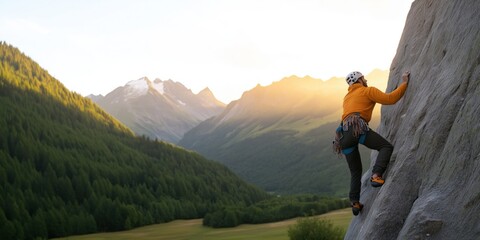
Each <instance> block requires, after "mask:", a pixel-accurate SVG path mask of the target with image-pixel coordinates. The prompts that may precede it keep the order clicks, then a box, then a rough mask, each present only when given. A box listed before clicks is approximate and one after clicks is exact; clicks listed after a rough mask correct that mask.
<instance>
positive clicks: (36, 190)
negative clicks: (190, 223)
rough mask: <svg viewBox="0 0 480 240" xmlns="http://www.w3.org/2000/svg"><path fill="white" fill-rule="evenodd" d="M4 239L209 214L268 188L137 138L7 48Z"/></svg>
mask: <svg viewBox="0 0 480 240" xmlns="http://www.w3.org/2000/svg"><path fill="white" fill-rule="evenodd" d="M0 106H1V107H0V191H1V192H2V194H1V195H0V238H1V239H34V238H42V239H43V238H52V237H59V236H66V235H71V234H83V233H90V232H96V231H113V230H122V229H130V228H133V227H137V226H142V225H147V224H152V223H159V222H165V221H170V220H173V219H177V218H199V217H202V216H204V215H205V214H206V213H207V212H209V211H213V210H216V209H218V208H220V207H222V206H224V205H227V204H228V205H230V204H236V205H249V204H251V203H253V202H256V201H258V200H262V199H265V198H266V197H267V195H266V193H264V192H262V191H260V190H258V189H256V188H254V187H252V186H250V185H248V184H245V183H244V182H243V181H242V180H240V179H239V178H238V177H237V176H235V175H234V174H232V173H231V172H230V171H229V170H228V169H226V168H225V167H224V166H222V165H220V164H218V163H215V162H212V161H208V160H206V159H204V158H203V157H201V156H199V155H198V154H195V153H192V152H188V151H185V150H184V149H180V148H178V147H175V146H172V145H169V144H165V143H160V142H153V141H150V140H147V139H144V138H135V137H134V135H133V133H132V132H131V131H130V130H129V129H127V128H126V127H125V126H123V125H122V124H121V123H119V122H118V121H117V120H115V119H113V118H112V117H110V115H108V114H106V113H105V112H103V111H102V110H100V108H99V107H98V106H96V105H95V104H93V103H92V102H91V101H90V100H89V99H86V98H83V97H81V96H80V95H78V94H75V93H72V92H70V91H68V90H67V89H66V88H65V87H64V86H63V85H62V84H61V83H60V82H58V81H57V80H55V79H54V78H53V77H51V76H50V75H49V74H48V73H47V72H46V71H45V70H43V69H41V67H40V66H39V65H38V64H37V63H35V62H33V61H32V60H31V59H30V58H28V57H26V56H25V55H23V54H22V53H21V52H20V51H19V50H18V49H16V48H14V47H12V46H10V45H7V44H6V43H1V44H0Z"/></svg>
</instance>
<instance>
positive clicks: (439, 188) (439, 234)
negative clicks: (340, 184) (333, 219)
mask: <svg viewBox="0 0 480 240" xmlns="http://www.w3.org/2000/svg"><path fill="white" fill-rule="evenodd" d="M479 13H480V1H478V0H455V1H452V0H416V1H415V2H413V4H412V7H411V9H410V12H409V14H408V17H407V21H406V25H405V28H404V32H403V35H402V38H401V40H400V43H399V46H398V49H397V55H396V56H395V58H394V60H393V62H392V65H391V69H390V79H389V84H388V87H387V91H391V90H392V89H394V88H395V87H396V86H397V85H398V84H399V83H400V78H401V77H400V76H401V74H402V72H404V71H406V70H410V71H411V73H412V74H411V80H410V83H409V86H408V90H407V92H406V95H405V96H404V98H403V99H402V100H400V102H398V103H397V104H396V105H393V106H384V107H382V120H381V123H380V127H379V132H380V134H382V135H383V136H386V138H387V139H389V140H390V141H391V142H392V143H393V144H394V146H395V150H394V152H393V155H392V159H391V163H390V165H389V168H388V169H387V172H386V175H385V177H386V183H385V185H384V186H383V187H382V188H380V189H374V188H372V187H371V186H369V184H368V181H367V180H368V177H369V175H370V174H369V173H367V174H366V175H365V176H364V178H363V182H362V195H361V198H362V199H361V201H362V202H364V203H365V208H364V210H363V211H362V213H361V214H360V215H359V216H357V217H355V218H354V219H353V221H352V223H351V225H350V227H349V229H348V232H347V235H346V237H345V239H388V240H390V239H480V136H479V131H480V14H479ZM375 154H376V153H375V152H373V153H372V161H373V159H375V157H376V155H375Z"/></svg>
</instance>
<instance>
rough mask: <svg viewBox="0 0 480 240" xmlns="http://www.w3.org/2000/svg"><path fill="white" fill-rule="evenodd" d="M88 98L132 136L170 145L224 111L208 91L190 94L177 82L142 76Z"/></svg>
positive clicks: (189, 91) (220, 103)
mask: <svg viewBox="0 0 480 240" xmlns="http://www.w3.org/2000/svg"><path fill="white" fill-rule="evenodd" d="M91 99H92V100H93V101H94V102H96V103H97V104H98V105H99V106H100V107H102V108H103V109H104V110H105V111H106V112H108V113H109V114H111V115H112V116H114V117H115V118H117V119H118V120H120V121H121V122H122V123H124V124H125V125H126V126H127V127H129V128H130V129H132V131H134V132H135V134H136V135H138V136H142V135H145V136H148V137H150V138H152V139H159V140H164V141H168V142H172V143H177V142H178V141H179V140H180V139H181V138H182V137H183V135H184V134H185V132H187V131H188V130H190V129H192V128H193V127H195V126H196V125H198V124H199V123H200V122H201V121H204V120H206V119H208V118H210V117H213V116H215V115H218V114H219V113H220V112H222V111H223V109H224V108H225V104H223V103H222V102H220V101H218V100H217V99H216V98H215V96H214V95H213V93H212V92H211V91H210V89H208V88H205V89H204V90H202V91H200V92H199V93H198V94H194V93H193V92H192V91H191V90H190V89H187V88H186V87H185V86H184V85H183V84H181V83H179V82H174V81H172V80H167V81H162V80H160V79H155V80H154V81H150V80H149V79H148V78H146V77H143V78H140V79H138V80H133V81H130V82H128V83H127V84H125V86H122V87H118V88H116V89H115V90H113V91H112V92H110V93H108V94H107V95H106V96H105V97H102V96H92V95H91Z"/></svg>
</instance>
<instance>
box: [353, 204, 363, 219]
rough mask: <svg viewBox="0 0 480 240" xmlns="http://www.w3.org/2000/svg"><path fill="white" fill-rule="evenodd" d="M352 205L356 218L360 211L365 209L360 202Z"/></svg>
mask: <svg viewBox="0 0 480 240" xmlns="http://www.w3.org/2000/svg"><path fill="white" fill-rule="evenodd" d="M351 205H352V213H353V215H355V216H357V215H358V214H359V213H360V211H362V209H363V204H361V203H360V202H354V203H352V204H351Z"/></svg>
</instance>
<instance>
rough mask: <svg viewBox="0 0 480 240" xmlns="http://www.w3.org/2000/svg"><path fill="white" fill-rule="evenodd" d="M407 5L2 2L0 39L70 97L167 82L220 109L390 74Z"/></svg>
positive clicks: (210, 0) (384, 0)
mask: <svg viewBox="0 0 480 240" xmlns="http://www.w3.org/2000/svg"><path fill="white" fill-rule="evenodd" d="M411 3H412V0H407V1H404V0H345V1H333V0H330V1H327V0H323V1H322V0H317V1H313V0H312V1H307V0H295V1H293V0H284V1H281V0H280V1H278V0H275V1H274V0H256V1H253V0H241V1H240V0H238V1H237V0H232V1H219V0H218V1H214V0H198V1H193V0H192V1H188V0H179V1H153V0H152V1H148V0H140V1H133V0H132V1H126V0H120V1H115V0H104V1H92V0H86V1H60V0H40V1H33V0H30V1H28V0H18V1H6V0H0V40H1V41H6V42H7V43H9V44H11V45H13V46H15V47H18V48H19V49H20V50H21V51H22V52H24V53H25V54H26V55H28V56H30V57H31V58H32V59H33V60H34V61H37V62H38V63H39V64H40V65H41V66H42V67H43V68H45V69H46V70H47V71H48V72H49V73H50V74H51V75H53V76H54V77H55V78H57V79H58V80H60V81H61V82H62V83H63V84H64V85H65V86H66V87H67V88H68V89H70V90H72V91H75V92H78V93H80V94H82V95H88V94H103V95H105V94H107V93H109V92H110V91H112V90H113V89H115V88H116V87H119V86H124V85H125V84H126V83H127V82H129V81H130V80H134V79H138V78H141V77H144V76H146V77H148V78H149V79H151V80H153V79H155V78H160V79H162V80H168V79H172V80H173V81H177V82H181V83H182V84H184V85H185V86H186V87H187V88H190V89H191V90H192V91H193V92H194V93H198V92H199V91H200V90H202V89H203V88H205V87H209V88H210V89H211V90H212V91H213V93H214V95H215V96H216V97H217V98H218V99H219V100H221V101H223V102H225V103H229V102H230V101H232V100H235V99H238V98H240V96H241V94H242V93H243V92H244V91H247V90H249V89H251V88H253V87H255V85H257V84H261V85H268V84H270V83H272V82H274V81H278V80H280V79H282V78H283V77H287V76H291V75H297V76H300V77H303V76H306V75H309V76H311V77H314V78H321V79H324V80H327V79H329V78H331V77H334V76H340V77H343V76H345V75H346V74H348V72H350V71H353V70H358V71H362V72H364V73H365V74H367V73H369V72H370V71H372V70H373V69H375V68H380V69H388V68H389V67H390V63H391V61H392V59H393V57H394V56H395V52H396V49H397V44H398V42H399V40H400V36H401V33H402V30H403V26H404V23H405V19H406V16H407V13H408V10H409V9H410V5H411Z"/></svg>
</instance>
